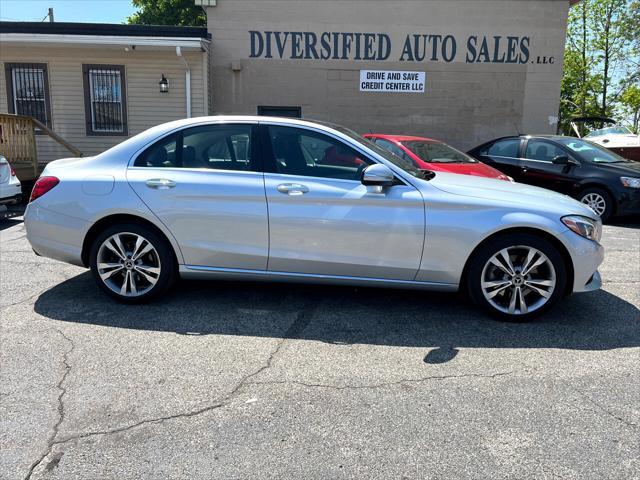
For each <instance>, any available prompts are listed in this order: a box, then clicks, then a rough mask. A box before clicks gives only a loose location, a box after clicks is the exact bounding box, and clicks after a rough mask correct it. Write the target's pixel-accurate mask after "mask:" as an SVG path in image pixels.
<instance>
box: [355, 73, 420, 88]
mask: <svg viewBox="0 0 640 480" xmlns="http://www.w3.org/2000/svg"><path fill="white" fill-rule="evenodd" d="M425 77H426V75H425V72H399V71H395V70H360V91H361V92H388V93H424V87H425Z"/></svg>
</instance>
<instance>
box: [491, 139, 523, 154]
mask: <svg viewBox="0 0 640 480" xmlns="http://www.w3.org/2000/svg"><path fill="white" fill-rule="evenodd" d="M483 153H484V154H485V155H491V156H492V157H511V158H518V156H519V154H520V139H519V138H509V139H506V140H498V141H497V142H495V143H493V144H491V146H489V148H488V149H487V150H486V152H483Z"/></svg>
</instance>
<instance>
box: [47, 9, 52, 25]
mask: <svg viewBox="0 0 640 480" xmlns="http://www.w3.org/2000/svg"><path fill="white" fill-rule="evenodd" d="M47 16H48V17H49V23H53V8H52V7H49V13H48V14H47Z"/></svg>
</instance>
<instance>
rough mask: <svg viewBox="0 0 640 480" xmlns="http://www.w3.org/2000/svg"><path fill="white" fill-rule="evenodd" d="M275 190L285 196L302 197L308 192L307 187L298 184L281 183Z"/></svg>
mask: <svg viewBox="0 0 640 480" xmlns="http://www.w3.org/2000/svg"><path fill="white" fill-rule="evenodd" d="M277 189H278V191H279V192H280V193H284V194H285V195H302V194H304V193H307V192H308V191H309V187H307V186H306V185H301V184H300V183H281V184H280V185H278V186H277Z"/></svg>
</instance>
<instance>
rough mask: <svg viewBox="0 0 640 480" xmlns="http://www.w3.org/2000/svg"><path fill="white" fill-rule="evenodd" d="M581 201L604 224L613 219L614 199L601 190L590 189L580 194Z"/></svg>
mask: <svg viewBox="0 0 640 480" xmlns="http://www.w3.org/2000/svg"><path fill="white" fill-rule="evenodd" d="M579 199H580V201H581V202H582V203H584V204H585V205H587V206H588V207H589V208H591V210H593V211H594V212H595V213H596V214H597V215H599V216H600V218H601V219H602V221H603V222H606V221H607V220H609V218H611V215H612V214H613V198H611V195H609V193H608V192H606V191H605V190H602V189H601V188H588V189H586V190H583V191H582V192H581V193H580V196H579Z"/></svg>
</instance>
